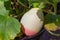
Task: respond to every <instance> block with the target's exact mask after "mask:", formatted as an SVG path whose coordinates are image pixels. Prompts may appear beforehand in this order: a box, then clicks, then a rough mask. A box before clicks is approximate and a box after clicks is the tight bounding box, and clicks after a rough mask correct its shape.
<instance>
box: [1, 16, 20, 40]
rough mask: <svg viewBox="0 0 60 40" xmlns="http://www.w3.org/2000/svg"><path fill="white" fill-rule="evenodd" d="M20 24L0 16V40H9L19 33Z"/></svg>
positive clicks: (12, 19) (10, 18)
mask: <svg viewBox="0 0 60 40" xmlns="http://www.w3.org/2000/svg"><path fill="white" fill-rule="evenodd" d="M20 27H21V26H20V23H19V22H18V21H17V20H16V19H15V18H12V17H9V16H8V17H6V16H2V15H0V40H10V39H14V38H15V37H16V36H17V33H19V32H20Z"/></svg>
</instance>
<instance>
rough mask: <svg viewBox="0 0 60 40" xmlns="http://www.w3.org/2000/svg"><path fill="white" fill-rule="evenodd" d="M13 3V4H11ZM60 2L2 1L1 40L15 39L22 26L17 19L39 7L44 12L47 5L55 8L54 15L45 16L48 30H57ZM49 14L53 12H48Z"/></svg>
mask: <svg viewBox="0 0 60 40" xmlns="http://www.w3.org/2000/svg"><path fill="white" fill-rule="evenodd" d="M12 1H13V4H11V2H12ZM16 1H17V2H16ZM58 2H60V0H15V1H14V0H0V40H10V39H14V38H15V37H16V35H17V34H18V33H19V32H20V30H21V29H20V27H21V24H20V23H19V22H18V20H17V19H19V20H20V18H21V17H22V15H23V14H24V13H25V12H26V11H28V10H29V9H31V8H35V7H38V8H40V9H41V10H42V9H43V11H44V10H45V9H44V8H45V7H46V4H50V5H52V6H53V8H54V12H53V15H52V14H47V15H46V16H45V25H46V28H51V30H52V29H54V30H56V26H60V25H59V24H60V18H59V17H60V15H56V10H57V3H58ZM14 4H15V5H14ZM11 5H13V7H11ZM47 11H48V10H47ZM48 13H51V12H49V11H48ZM10 15H12V17H10ZM14 16H15V18H16V16H17V19H15V18H13V17H14ZM50 26H51V27H50Z"/></svg>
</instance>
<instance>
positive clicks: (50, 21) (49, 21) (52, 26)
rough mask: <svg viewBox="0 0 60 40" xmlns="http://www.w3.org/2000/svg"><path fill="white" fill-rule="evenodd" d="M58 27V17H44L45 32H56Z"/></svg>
mask: <svg viewBox="0 0 60 40" xmlns="http://www.w3.org/2000/svg"><path fill="white" fill-rule="evenodd" d="M59 27H60V15H52V14H47V15H46V16H45V28H46V29H47V30H51V31H56V30H58V29H59Z"/></svg>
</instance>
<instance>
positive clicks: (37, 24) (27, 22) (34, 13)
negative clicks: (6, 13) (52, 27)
mask: <svg viewBox="0 0 60 40" xmlns="http://www.w3.org/2000/svg"><path fill="white" fill-rule="evenodd" d="M20 22H21V24H22V25H23V26H22V27H23V29H22V30H23V32H24V33H25V34H26V35H27V36H33V35H35V34H37V33H38V32H39V31H40V30H41V28H42V26H43V22H44V16H43V13H42V11H41V10H40V9H39V8H32V9H30V10H29V11H28V12H26V13H25V14H24V15H23V17H22V19H21V21H20Z"/></svg>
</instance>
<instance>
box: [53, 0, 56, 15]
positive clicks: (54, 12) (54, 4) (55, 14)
mask: <svg viewBox="0 0 60 40" xmlns="http://www.w3.org/2000/svg"><path fill="white" fill-rule="evenodd" d="M53 6H54V15H56V11H57V2H56V0H54V4H53Z"/></svg>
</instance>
